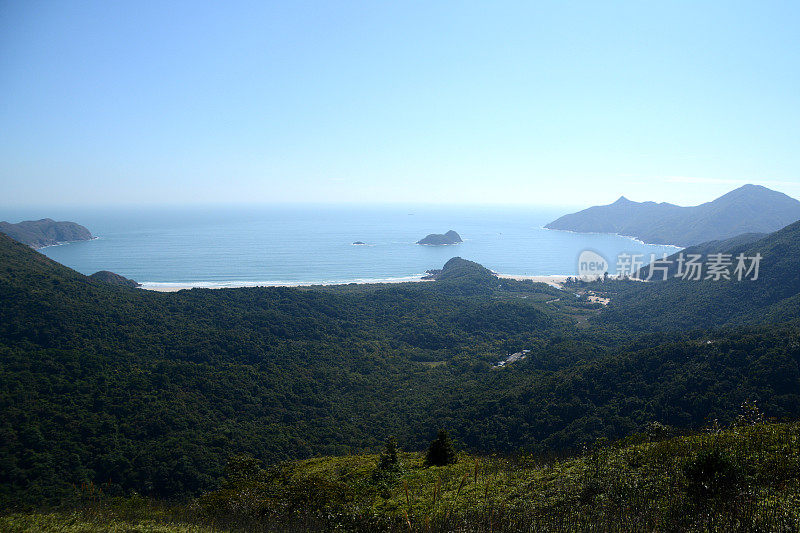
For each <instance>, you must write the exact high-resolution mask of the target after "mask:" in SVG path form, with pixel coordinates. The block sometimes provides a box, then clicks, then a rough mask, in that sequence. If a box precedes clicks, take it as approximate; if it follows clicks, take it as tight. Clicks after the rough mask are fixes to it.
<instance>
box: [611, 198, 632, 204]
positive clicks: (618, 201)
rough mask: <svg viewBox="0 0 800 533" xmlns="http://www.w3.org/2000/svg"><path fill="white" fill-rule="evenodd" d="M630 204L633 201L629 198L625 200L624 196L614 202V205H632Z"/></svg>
mask: <svg viewBox="0 0 800 533" xmlns="http://www.w3.org/2000/svg"><path fill="white" fill-rule="evenodd" d="M630 203H631V201H630V200H628V199H627V198H625V197H624V196H620V197H619V200H617V201H616V202H614V204H630Z"/></svg>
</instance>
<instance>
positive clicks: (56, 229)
mask: <svg viewBox="0 0 800 533" xmlns="http://www.w3.org/2000/svg"><path fill="white" fill-rule="evenodd" d="M0 232H2V233H5V234H6V235H8V236H9V237H11V238H12V239H14V240H15V241H18V242H21V243H22V244H27V245H28V246H30V247H31V248H44V247H45V246H52V245H54V244H61V243H65V242H73V241H88V240H91V239H93V238H94V237H92V234H91V232H90V231H89V230H88V229H86V228H84V227H83V226H81V225H80V224H76V223H75V222H56V221H55V220H53V219H52V218H43V219H41V220H26V221H24V222H19V223H17V224H12V223H10V222H0Z"/></svg>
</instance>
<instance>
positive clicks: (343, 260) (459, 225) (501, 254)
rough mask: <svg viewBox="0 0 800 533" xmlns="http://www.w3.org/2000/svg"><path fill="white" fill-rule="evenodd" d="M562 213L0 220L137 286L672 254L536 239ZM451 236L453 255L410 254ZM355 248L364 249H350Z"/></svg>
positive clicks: (300, 279) (516, 266)
mask: <svg viewBox="0 0 800 533" xmlns="http://www.w3.org/2000/svg"><path fill="white" fill-rule="evenodd" d="M569 211H570V210H569V209H566V210H565V209H563V208H562V209H556V208H541V207H537V208H522V207H510V208H500V207H462V206H459V207H441V208H439V207H432V206H416V207H375V208H370V207H344V206H342V207H330V206H325V207H322V206H302V207H298V206H293V207H244V208H243V207H237V208H232V207H224V208H223V207H214V208H197V207H193V208H186V207H182V208H147V209H133V208H125V209H78V208H75V209H63V208H60V209H57V210H53V209H51V210H46V211H43V210H31V209H28V210H21V209H16V210H10V209H3V210H0V220H8V221H10V222H19V221H20V220H26V219H34V218H44V217H50V218H55V219H58V220H73V221H75V222H78V223H79V224H82V225H84V226H86V227H88V228H89V229H90V230H91V232H92V233H93V234H94V235H97V236H98V237H99V238H98V239H96V240H93V241H89V242H78V243H71V244H65V245H60V246H53V247H48V248H45V249H43V250H42V253H44V254H46V255H47V256H49V257H51V258H52V259H54V260H56V261H58V262H59V263H62V264H64V265H66V266H69V267H71V268H73V269H75V270H77V271H79V272H82V273H84V274H91V273H93V272H96V271H98V270H111V271H113V272H117V273H118V274H121V275H123V276H126V277H129V278H132V279H135V280H137V281H139V282H142V283H143V284H145V286H157V285H158V284H176V285H194V286H210V287H217V286H236V285H247V284H276V285H282V284H287V285H293V284H301V283H332V282H340V283H348V282H354V281H356V282H359V281H379V280H381V281H385V280H405V279H415V278H418V277H420V276H421V275H422V274H423V273H424V272H425V270H427V269H432V268H441V266H442V265H443V264H444V263H445V262H446V261H447V260H448V259H450V258H451V257H454V256H460V257H463V258H465V259H470V260H473V261H477V262H478V263H481V264H483V265H484V266H486V267H488V268H490V269H492V270H494V271H496V272H500V273H503V274H517V275H546V274H569V275H572V274H575V273H576V269H577V265H576V262H577V258H578V255H579V254H580V252H581V251H582V250H584V249H592V250H594V251H597V252H599V253H601V254H602V255H604V256H605V257H606V258H609V259H610V260H611V261H612V264H613V262H614V261H615V259H614V258H616V256H617V254H619V253H621V252H627V253H641V254H645V257H649V254H651V253H655V254H657V255H659V256H660V255H661V254H662V253H664V252H667V253H672V252H674V251H675V248H674V247H667V246H653V245H647V244H643V243H640V242H637V241H635V240H633V239H630V238H626V237H620V236H614V235H596V234H575V233H569V232H561V231H551V230H545V229H543V228H542V226H544V225H545V224H546V223H547V222H549V221H551V220H553V219H555V218H557V217H558V216H560V215H562V214H564V213H565V212H569ZM450 229H453V230H456V231H457V232H459V233H460V234H461V236H462V238H463V239H464V242H463V243H462V244H459V245H455V246H442V247H434V246H419V245H416V244H414V243H415V242H416V241H417V240H419V239H421V238H422V237H424V236H425V235H427V234H428V233H443V232H445V231H447V230H450ZM354 241H363V242H365V243H367V246H354V245H353V244H352V243H353V242H354Z"/></svg>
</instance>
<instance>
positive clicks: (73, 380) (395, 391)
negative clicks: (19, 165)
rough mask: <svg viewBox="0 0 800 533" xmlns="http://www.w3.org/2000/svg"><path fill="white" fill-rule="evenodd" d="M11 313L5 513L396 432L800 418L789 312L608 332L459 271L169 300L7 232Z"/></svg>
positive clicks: (557, 297) (483, 449)
mask: <svg viewBox="0 0 800 533" xmlns="http://www.w3.org/2000/svg"><path fill="white" fill-rule="evenodd" d="M787 246H788V245H787ZM774 257H775V259H776V261H778V262H779V260H780V258H779V256H778V253H777V252H775V254H774ZM787 261H789V262H788V263H786V265H787V267H788V266H790V263H791V261H790V260H788V259H787ZM665 285H666V284H665ZM615 298H617V296H615ZM619 299H622V296H620V297H619ZM612 305H616V302H612ZM610 307H611V306H610ZM775 312H776V313H781V311H780V310H776V311H775ZM0 313H1V314H2V320H0V505H2V506H4V507H6V508H13V507H15V506H30V505H36V506H41V505H47V504H57V503H59V502H62V503H63V502H65V501H70V499H71V498H72V497H73V496H74V494H75V491H74V487H80V486H82V485H86V484H88V485H90V486H91V485H92V484H93V485H94V486H100V485H102V486H103V487H104V489H103V491H104V493H105V494H110V495H118V496H130V495H132V494H134V493H136V494H140V495H144V496H147V497H154V498H170V499H175V498H179V499H180V498H187V497H190V496H194V495H197V494H200V493H202V492H204V491H208V490H211V489H213V488H214V487H216V486H218V484H219V482H220V478H221V477H222V476H223V474H224V470H225V464H226V462H227V461H228V459H229V458H230V457H231V456H235V455H237V454H243V453H246V454H250V455H252V456H253V457H255V458H257V459H258V460H260V461H262V462H263V463H264V464H265V465H270V464H275V463H279V462H281V461H286V460H296V459H304V458H311V457H314V456H320V455H348V454H351V453H360V452H369V451H377V450H378V449H379V448H380V446H381V443H382V442H383V440H384V439H385V438H386V437H387V436H388V435H395V436H396V437H397V439H398V442H399V443H400V445H401V447H402V448H404V449H406V450H423V449H424V448H425V447H426V445H427V443H428V442H429V440H430V439H431V438H432V437H433V436H434V435H435V433H436V431H437V430H438V429H439V428H447V429H449V430H450V432H451V435H452V436H453V438H454V439H455V440H456V442H458V443H459V446H461V447H462V449H464V450H466V451H469V452H470V453H478V454H490V453H518V452H520V451H524V452H526V453H536V454H546V453H564V452H565V451H568V450H578V449H580V448H581V447H582V446H584V445H585V444H587V443H593V442H596V441H597V440H598V439H601V438H611V439H619V438H622V437H625V436H626V435H630V434H633V433H636V432H637V431H642V430H643V429H644V428H646V427H647V426H648V425H649V424H651V423H653V422H659V423H662V424H668V425H671V426H675V427H679V428H684V429H690V428H697V427H701V426H703V425H704V424H706V421H707V417H712V418H718V419H720V420H721V421H722V422H723V423H725V422H730V421H732V420H733V419H734V418H735V417H736V413H737V411H738V406H739V405H740V404H741V403H742V402H743V401H745V400H757V401H758V402H759V405H760V406H761V408H762V409H763V410H764V412H765V413H766V415H768V416H771V417H780V418H795V417H800V373H798V360H800V351H798V348H797V346H800V334H799V333H798V330H797V328H796V327H794V326H793V325H791V324H784V325H781V323H782V322H787V321H791V320H793V319H794V318H795V317H796V316H797V313H796V312H791V310H788V311H786V313H787V314H779V315H778V318H779V320H778V319H776V321H775V322H773V323H771V324H769V326H765V327H761V326H753V327H748V328H741V327H740V328H738V329H729V330H726V331H716V332H713V331H712V332H689V331H679V332H673V333H669V334H661V333H649V332H645V333H641V332H637V331H635V329H636V328H632V327H629V326H627V325H626V323H624V322H622V321H620V322H609V323H607V324H606V325H603V326H602V327H600V326H594V325H592V322H593V320H591V319H592V317H598V319H600V320H602V319H604V316H605V312H604V311H602V310H601V306H599V305H598V304H592V303H590V302H587V301H585V300H584V299H582V298H578V297H575V296H574V295H572V294H571V293H569V292H565V291H560V290H557V289H554V288H552V287H549V286H546V285H543V284H534V283H530V282H517V281H513V280H501V279H498V278H496V277H495V276H493V275H492V274H491V272H489V271H488V270H486V269H485V268H483V267H481V266H480V265H478V264H476V263H473V262H470V261H466V260H463V259H459V258H454V259H452V260H450V261H448V262H447V264H446V265H445V266H444V268H443V269H442V272H441V274H440V279H439V280H437V281H433V282H425V283H405V284H397V285H372V286H364V285H345V286H338V287H311V288H277V287H275V288H244V289H224V290H208V289H193V290H190V291H181V292H178V293H156V292H149V291H142V290H130V289H129V288H126V287H118V286H114V285H109V284H107V283H103V282H100V281H95V280H92V279H90V278H88V277H86V276H83V275H81V274H78V273H77V272H74V271H72V270H70V269H68V268H66V267H64V266H62V265H59V264H57V263H55V262H53V261H51V260H50V259H48V258H46V257H45V256H43V255H42V254H39V253H38V252H35V251H33V250H31V249H30V248H29V247H27V246H24V245H22V244H19V243H16V242H14V241H13V240H11V239H9V238H6V237H3V236H0ZM587 320H588V322H587ZM522 350H528V351H527V353H526V355H525V358H524V359H522V360H520V361H518V362H515V363H512V364H509V365H506V366H505V367H503V368H502V369H499V368H494V367H493V365H494V364H495V363H497V362H498V361H499V360H502V359H505V358H506V357H507V356H508V355H509V354H512V353H518V352H520V351H522Z"/></svg>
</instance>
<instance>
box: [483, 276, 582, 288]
mask: <svg viewBox="0 0 800 533" xmlns="http://www.w3.org/2000/svg"><path fill="white" fill-rule="evenodd" d="M497 277H498V278H505V279H516V280H519V281H523V280H526V279H529V280H531V281H533V282H535V283H547V284H548V285H550V286H552V287H556V288H561V285H562V284H563V283H564V282H565V281H566V280H567V278H569V277H570V276H567V275H566V274H552V275H549V276H520V275H517V274H497Z"/></svg>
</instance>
